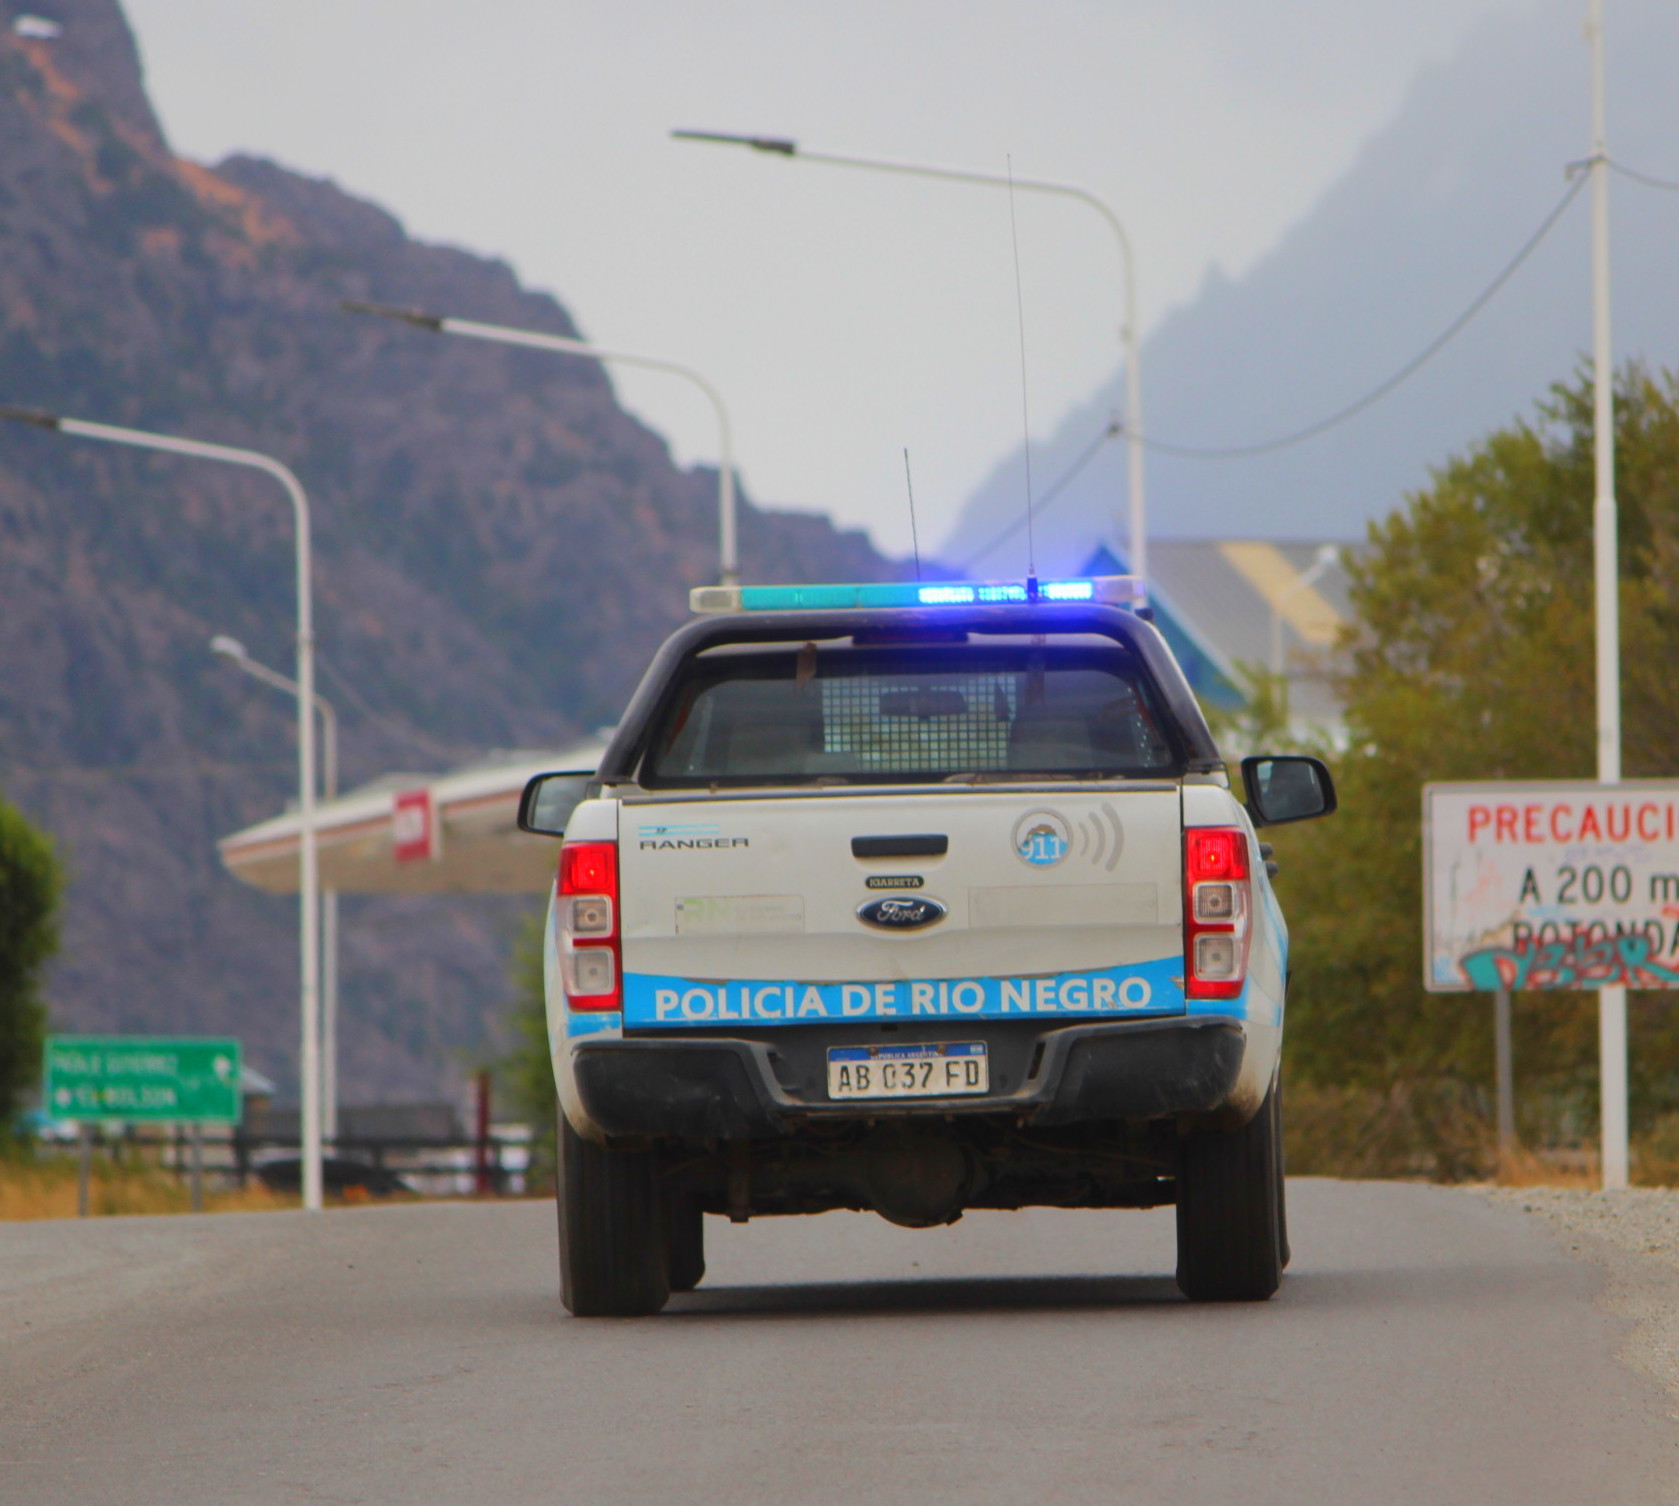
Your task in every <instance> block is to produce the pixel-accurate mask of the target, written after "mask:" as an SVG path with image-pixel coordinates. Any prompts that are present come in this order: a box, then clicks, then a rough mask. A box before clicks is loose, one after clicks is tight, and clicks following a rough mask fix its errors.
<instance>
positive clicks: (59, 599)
mask: <svg viewBox="0 0 1679 1506" xmlns="http://www.w3.org/2000/svg"><path fill="white" fill-rule="evenodd" d="M24 13H28V14H31V15H35V16H39V17H43V18H45V19H47V20H50V21H53V22H56V23H58V25H59V27H60V28H61V32H60V34H59V35H58V36H56V37H54V38H50V39H49V38H43V37H38V36H20V35H19V34H18V33H17V31H16V30H15V28H14V24H13V23H14V21H15V19H16V17H17V16H18V15H20V14H24ZM30 30H33V31H40V30H43V28H40V27H35V28H30ZM573 233H575V234H578V235H582V234H585V233H587V232H586V231H584V230H583V229H582V228H581V227H579V228H578V229H576V230H575V231H574V232H573ZM343 299H361V300H369V301H377V302H384V303H392V304H404V305H415V306H422V307H427V308H433V309H437V310H440V311H444V312H448V313H453V314H457V315H461V316H464V317H469V318H476V319H481V320H487V321H491V322H496V323H503V324H514V325H526V326H531V327H535V328H538V329H544V330H549V331H552V332H554V333H556V334H563V335H575V334H576V332H577V331H576V326H575V325H574V323H573V321H572V319H571V317H570V316H569V315H568V314H567V312H566V310H565V309H564V308H563V307H562V306H561V305H560V304H559V303H557V302H556V301H555V300H554V299H552V298H550V297H548V296H547V295H545V294H542V293H537V292H533V291H531V290H529V289H527V288H524V287H522V286H521V285H520V283H519V282H518V280H517V278H516V277H515V276H514V274H513V272H512V270H511V269H510V268H509V267H507V266H506V265H504V264H503V263H500V262H497V261H493V260H488V259H486V258H483V257H480V256H474V255H471V254H468V253H467V252H465V251H461V250H456V249H452V248H449V247H445V246H436V245H427V244H423V243H420V242H418V241H415V240H413V239H410V238H409V237H408V236H407V235H406V234H405V233H404V231H403V228H402V226H401V225H400V224H399V223H398V222H397V220H395V219H394V218H392V217H391V216H390V215H389V214H387V213H386V212H384V211H383V210H381V209H379V208H378V207H376V206H375V205H372V204H369V203H366V202H364V201H361V200H358V199H356V198H354V197H353V196H351V195H349V194H347V193H345V192H343V191H341V190H340V189H339V188H337V187H335V186H334V185H332V184H330V183H325V182H318V181H312V180H310V179H307V178H303V177H300V176H298V175H296V174H294V173H290V172H288V171H286V170H285V169H284V168H282V167H279V166H277V165H275V164H273V163H270V162H263V161H257V160H253V159H251V158H245V157H238V158H233V159H231V160H229V161H226V162H222V163H220V164H217V165H215V166H213V167H205V166H202V165H199V164H196V163H192V162H187V161H183V160H181V159H179V158H177V157H175V156H174V155H173V154H172V153H171V152H170V150H169V147H168V144H167V142H166V141H165V140H164V138H163V134H162V132H161V131H160V129H159V127H158V123H157V120H156V117H155V116H154V115H153V113H152V110H151V107H150V105H149V104H148V102H147V98H146V93H145V88H144V84H143V80H142V78H141V74H140V67H139V62H138V58H137V55H136V52H135V48H134V43H133V39H132V37H131V35H130V33H129V30H128V27H127V24H126V22H125V20H124V18H123V15H122V13H121V11H120V9H119V7H118V6H117V4H116V3H115V0H30V3H29V4H28V5H27V7H25V6H20V5H17V4H15V3H13V0H0V403H7V404H14V405H24V406H32V407H39V408H46V409H51V410H54V411H58V412H63V413H67V414H70V415H73V416H77V417H82V418H90V419H96V420H100V421H104V422H107V423H116V424H124V425H129V426H133V427H136V428H144V429H154V430H161V431H163V432H165V433H169V434H179V435H188V436H191V437H194V438H200V439H207V440H213V441H219V442H222V443H227V444H234V445H241V446H247V447H250V448H254V449H258V450H262V451H265V452H267V453H270V454H272V455H274V456H275V457H277V458H279V459H281V460H283V461H285V462H286V463H287V464H289V465H290V466H291V467H292V468H293V469H294V470H295V471H296V472H297V473H298V475H299V477H300V478H301V479H302V481H303V484H304V485H305V487H306V488H307V489H308V491H309V494H310V498H311V502H312V505H313V513H314V538H315V564H316V612H317V619H316V621H317V635H318V641H319V646H320V655H321V661H322V667H323V671H324V673H323V676H322V679H321V688H322V690H323V691H324V692H325V693H326V694H327V695H328V696H330V697H333V698H334V699H335V700H336V701H337V703H338V707H339V710H340V713H341V716H342V719H343V755H344V765H345V768H344V783H345V784H346V785H348V784H352V783H355V782H356V781H358V780H361V779H366V778H369V777H372V776H375V775H377V774H380V773H383V772H386V771H388V770H391V769H393V768H398V769H402V768H406V769H414V768H419V769H436V768H440V767H446V766H448V765H450V764H451V763H454V762H456V761H459V760H462V759H464V758H466V757H469V756H471V755H472V754H475V753H478V752H482V751H483V750H485V749H488V748H496V747H503V748H509V747H544V746H555V745H563V744H564V743H566V742H568V741H572V740H575V739H576V738H577V737H578V736H579V735H580V734H586V733H588V732H590V731H592V730H593V729H595V728H597V727H599V726H601V725H603V724H606V723H610V722H611V721H613V720H614V719H615V718H616V716H617V714H618V710H619V708H620V707H621V705H622V704H623V702H624V699H625V697H626V695H627V693H628V692H629V690H630V689H631V688H632V687H633V685H634V683H635V681H636V679H637V677H638V675H639V673H640V670H641V668H642V666H643V665H644V664H645V662H646V659H647V657H648V655H649V653H650V651H651V650H652V648H653V647H654V646H655V645H656V644H657V643H658V642H659V641H660V640H661V639H662V638H663V636H664V635H665V634H666V633H667V632H669V631H670V630H671V629H672V628H673V627H675V626H676V625H677V624H678V623H679V622H681V621H683V620H684V619H685V617H686V615H687V613H686V597H687V592H688V589H689V587H691V586H693V585H697V584H701V583H704V582H707V581H710V580H713V579H714V578H715V572H716V557H715V539H716V474H715V472H714V471H706V470H703V469H698V470H691V471H683V470H679V469H678V468H677V467H676V466H675V465H673V463H672V461H671V458H670V454H669V451H668V448H667V447H666V445H665V443H664V442H663V440H661V439H660V438H659V436H658V435H656V434H654V433H652V432H650V431H649V430H648V429H646V428H645V427H643V426H642V425H641V424H639V423H638V422H636V421H635V420H634V419H632V418H631V417H629V416H628V415H627V414H626V413H625V412H624V411H623V410H622V409H621V408H620V407H619V406H618V403H617V401H616V399H615V397H614V395H613V391H612V387H611V385H610V383H609V382H608V380H607V379H606V377H605V376H604V375H603V374H602V372H601V370H600V368H599V367H598V365H596V364H594V363H591V362H589V361H586V360H580V359H573V358H557V357H553V356H547V355H544V354H540V353H536V352H528V351H509V350H505V349H498V348H495V347H491V346H487V345H481V344H478V343H476V342H471V341H464V340H448V339H442V338H439V337H436V336H432V335H428V334H424V333H421V332H419V331H416V330H414V329H411V328H407V327H403V326H396V325H390V324H387V323H384V322H382V321H376V320H371V319H365V318H360V319H358V318H355V317H352V316H350V315H347V314H345V313H344V312H342V310H341V309H340V307H339V303H340V300H343ZM740 537H741V546H742V568H743V573H744V575H745V577H746V578H747V579H776V580H821V579H835V578H838V579H846V580H869V579H883V578H891V577H893V576H895V575H897V574H898V573H900V572H899V569H898V567H897V566H896V565H895V564H894V563H893V562H891V561H889V560H886V559H883V558H881V557H880V556H879V555H878V554H876V553H875V551H874V550H873V548H872V547H871V546H870V544H869V543H868V541H867V540H866V538H864V536H863V535H862V534H860V533H854V532H838V531H836V530H835V529H834V528H833V527H832V526H831V524H830V523H829V522H828V521H827V520H826V519H824V518H820V517H815V516H806V515H800V514H795V513H786V512H766V511H760V510H758V509H756V508H754V507H753V506H752V505H751V503H750V501H744V500H743V503H742V507H741V517H740ZM0 538H3V539H4V545H3V548H0V604H3V605H0V790H3V792H4V793H5V794H6V796H7V797H8V798H11V799H13V800H15V801H16V802H17V803H19V804H20V805H21V806H22V807H23V808H24V809H25V810H26V811H27V812H28V813H29V814H30V815H31V816H32V817H33V818H34V819H36V820H38V821H40V822H41V823H43V824H44V825H45V826H46V827H47V828H48V829H49V830H50V831H52V832H53V833H54V834H55V836H56V837H57V839H58V840H59V842H60V844H61V846H62V848H63V850H64V852H65V855H66V857H67V859H68V862H69V865H70V869H71V873H72V878H73V882H72V887H71V890H70V897H69V904H68V914H67V917H66V927H65V946H64V952H63V955H62V957H61V959H60V961H59V962H58V964H57V965H56V967H55V970H54V972H53V975H52V978H51V1002H52V1010H53V1025H54V1027H55V1028H56V1029H58V1030H90V1031H91V1030H125V1031H152V1032H182V1033H194V1032H207V1033H218V1034H220V1033H226V1034H231V1035H238V1036H241V1037H243V1038H244V1040H245V1042H246V1051H247V1057H248V1059H250V1060H251V1061H252V1063H253V1065H255V1066H257V1067H258V1068H260V1069H261V1070H263V1071H264V1072H267V1073H268V1074H269V1075H271V1076H274V1077H277V1078H279V1079H280V1080H281V1081H282V1083H289V1082H291V1081H292V1080H293V1078H294V1061H295V1056H296V1028H297V1027H296V1019H297V976H296V940H295V936H296V930H295V927H296V916H295V906H294V904H293V903H291V902H289V901H286V900H282V899H276V898H271V897H267V896H264V895H261V894H258V893H256V892H254V891H252V890H249V889H246V888H244V887H243V886H241V885H240V884H238V883H236V882H235V881H234V880H232V879H231V878H229V877H227V876H226V875H225V874H224V873H223V872H222V871H221V869H220V868H219V866H218V864H217V861H216V857H215V848H214V841H215V838H216V837H218V836H220V835H222V834H224V833H226V832H228V831H231V830H233V829H235V828H238V827H240V826H243V825H245V824H247V823H249V822H251V821H254V820H256V819H259V818H260V817H262V816H265V815H268V814H271V813H273V812H274V811H275V810H277V809H278V808H280V806H281V804H282V803H283V801H284V800H285V799H286V798H287V796H288V795H289V794H290V793H291V791H292V779H293V774H292V771H293V769H294V767H295V763H294V760H295V745H294V742H293V739H292V727H293V716H294V712H293V709H292V706H291V703H290V702H288V701H287V700H286V699H285V698H284V697H283V696H280V695H277V694H275V693H273V692H271V691H269V690H267V689H266V688H264V687H262V686H260V685H257V684H256V683H255V682H253V681H251V680H250V679H248V678H246V677H244V676H242V675H240V674H238V673H237V672H236V671H234V670H231V669H228V668H226V667H224V666H222V665H221V664H219V663H218V662H216V661H214V660H212V658H211V656H210V654H209V652H208V644H209V640H210V638H211V636H212V635H214V634H217V633H228V634H231V635H233V636H234V637H236V638H239V639H241V640H242V641H243V642H245V643H246V644H247V645H248V647H249V648H250V650H251V652H252V653H253V655H254V656H255V657H257V658H258V659H261V660H263V661H265V662H267V663H269V664H272V665H275V666H277V667H279V668H282V669H285V670H287V671H288V672H289V671H290V669H291V667H292V664H293V640H292V635H293V632H294V624H295V615H294V614H295V602H294V596H293V589H292V569H293V564H292V561H293V534H292V524H291V516H290V512H289V509H288V507H287V506H286V503H285V499H284V497H283V495H282V494H281V493H280V492H279V490H278V489H277V487H276V486H275V485H274V483H273V482H272V481H271V480H269V479H268V478H266V477H263V476H261V475H257V474H252V473H247V472H243V471H237V470H234V469H232V468H229V467H225V466H216V465H209V464H205V463H202V462H195V461H190V460H181V459H172V458H170V459H165V458H159V457H153V456H147V455H142V454H138V453H136V452H133V451H130V450H124V449H118V448H114V447H111V446H106V445H100V444H90V443H86V442H80V441H73V440H71V439H69V438H66V437H63V436H60V435H55V434H48V433H44V432H39V431H36V430H32V429H26V428H22V427H16V426H11V425H7V426H4V432H0ZM528 908H529V907H528V906H526V905H523V904H518V903H512V902H508V901H496V900H493V899H463V900H449V901H420V900H397V899H376V898H365V899H359V900H347V901H346V904H345V915H344V921H343V928H344V968H345V976H344V983H343V989H344V1005H343V1008H344V1022H343V1026H342V1032H343V1042H344V1082H345V1096H346V1097H347V1098H348V1099H350V1100H352V1101H354V1100H358V1099H359V1100H367V1099H371V1098H376V1097H391V1096H397V1097H401V1096H412V1095H416V1094H425V1093H430V1092H436V1091H438V1089H439V1087H440V1085H443V1084H446V1083H447V1082H448V1081H449V1080H451V1078H452V1075H453V1074H455V1073H457V1072H458V1070H459V1069H460V1067H461V1066H462V1065H463V1064H464V1063H465V1062H466V1061H467V1060H468V1058H469V1057H470V1056H471V1055H472V1054H473V1053H481V1052H483V1051H485V1050H487V1049H489V1048H490V1047H491V1045H493V1038H494V1033H495V1025H496V1021H497V1018H498V1014H499V1012H500V1010H501V1008H502V1006H503V1003H504V1001H505V998H506V995H507V991H508V985H507V982H506V955H507V943H508V938H509V935H510V933H511V930H512V928H513V924H514V921H515V920H516V919H517V916H518V915H519V914H520V913H523V911H524V910H526V909H528Z"/></svg>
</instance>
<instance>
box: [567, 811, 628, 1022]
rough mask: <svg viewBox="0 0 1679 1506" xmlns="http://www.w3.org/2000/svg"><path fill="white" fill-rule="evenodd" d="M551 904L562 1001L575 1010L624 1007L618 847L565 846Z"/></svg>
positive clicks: (594, 844) (595, 844) (609, 844)
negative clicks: (557, 951) (558, 946)
mask: <svg viewBox="0 0 1679 1506" xmlns="http://www.w3.org/2000/svg"><path fill="white" fill-rule="evenodd" d="M554 906H555V921H556V925H557V927H558V930H559V945H560V977H561V979H562V981H563V983H564V985H565V993H566V1002H567V1003H568V1004H569V1005H570V1006H571V1008H572V1009H574V1010H579V1009H582V1010H617V1009H620V1008H622V1003H623V982H622V979H621V977H620V973H621V968H620V952H619V946H618V844H617V843H616V842H567V843H566V844H565V846H563V847H562V848H561V849H560V881H559V886H558V893H557V897H556V898H555V901H554Z"/></svg>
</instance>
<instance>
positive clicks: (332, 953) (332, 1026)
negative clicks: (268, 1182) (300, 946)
mask: <svg viewBox="0 0 1679 1506" xmlns="http://www.w3.org/2000/svg"><path fill="white" fill-rule="evenodd" d="M210 652H211V653H213V654H214V655H215V656H216V657H217V658H218V659H225V660H227V662H228V663H229V664H233V665H237V666H238V667H239V668H240V669H242V670H244V671H245V673H246V674H248V675H250V676H252V677H253V678H255V679H258V680H261V681H262V683H263V684H264V685H272V686H273V687H274V689H276V690H281V691H284V692H285V693H286V694H287V695H289V696H291V697H293V698H294V699H295V698H296V697H297V696H298V694H299V689H298V684H297V681H296V680H293V679H290V678H288V677H287V676H285V675H283V674H281V673H280V672H279V670H277V669H270V668H269V667H268V666H267V665H266V664H259V663H258V662H257V661H256V660H255V659H253V658H252V657H251V656H250V654H249V653H248V652H247V651H246V649H245V645H244V644H243V643H241V642H240V641H239V640H238V639H237V638H229V637H228V636H227V634H225V633H218V634H217V635H216V636H215V637H214V638H212V639H211V640H210ZM315 710H316V711H317V712H319V713H320V718H321V795H322V797H323V798H324V799H327V800H331V799H334V798H335V797H336V796H337V794H338V713H337V712H335V711H334V710H333V709H332V702H331V701H329V700H327V698H326V697H325V696H324V695H322V694H321V693H320V692H319V691H316V692H315ZM321 1138H322V1140H324V1141H325V1143H326V1144H328V1145H331V1144H333V1143H335V1142H336V1141H337V1139H338V891H337V890H336V889H334V888H332V887H331V886H330V885H328V886H326V887H324V888H322V890H321Z"/></svg>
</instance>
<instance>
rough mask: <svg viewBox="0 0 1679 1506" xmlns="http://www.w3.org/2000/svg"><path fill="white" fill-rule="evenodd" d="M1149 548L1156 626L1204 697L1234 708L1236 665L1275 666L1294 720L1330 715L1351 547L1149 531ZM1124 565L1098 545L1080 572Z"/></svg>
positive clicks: (1240, 687) (1240, 681)
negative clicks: (1165, 536) (1173, 536)
mask: <svg viewBox="0 0 1679 1506" xmlns="http://www.w3.org/2000/svg"><path fill="white" fill-rule="evenodd" d="M1148 547H1149V594H1150V597H1151V599H1152V601H1153V604H1154V607H1155V621H1156V625H1157V626H1158V627H1159V628H1160V631H1161V633H1162V634H1163V635H1164V636H1165V638H1166V641H1167V642H1168V643H1170V644H1171V645H1172V649H1173V652H1174V653H1176V654H1177V656H1178V660H1179V662H1180V663H1182V665H1183V667H1184V674H1185V675H1186V676H1187V677H1188V679H1189V683H1190V685H1191V687H1192V688H1193V689H1194V690H1195V693H1196V694H1197V695H1199V696H1200V697H1201V698H1202V700H1203V701H1205V702H1207V703H1208V704H1210V705H1213V706H1216V707H1218V708H1220V709H1222V710H1232V709H1235V708H1236V707H1238V706H1240V705H1241V704H1242V702H1243V701H1244V700H1245V699H1246V691H1245V686H1246V682H1247V676H1246V675H1245V674H1244V670H1253V669H1258V670H1266V671H1272V672H1275V671H1276V670H1277V669H1278V668H1279V667H1280V669H1281V671H1282V673H1283V674H1285V675H1286V676H1287V678H1288V689H1289V706H1290V710H1291V712H1292V714H1293V716H1294V717H1295V718H1296V719H1297V720H1299V721H1301V722H1306V723H1311V724H1315V725H1319V726H1332V725H1334V724H1335V723H1336V722H1337V721H1338V720H1339V715H1340V708H1339V706H1338V704H1337V702H1336V698H1335V695H1334V691H1333V689H1332V687H1331V685H1330V676H1331V673H1332V671H1333V669H1334V652H1333V651H1334V646H1335V642H1336V638H1337V636H1338V634H1339V632H1340V630H1341V628H1342V627H1343V626H1345V624H1346V623H1347V621H1348V619H1349V616H1350V607H1349V604H1348V599H1347V587H1348V577H1347V568H1346V564H1347V560H1348V559H1349V558H1352V557H1354V556H1355V555H1356V553H1357V550H1358V546H1357V545H1354V544H1348V543H1347V542H1346V541H1344V540H1339V539H1292V540H1287V541H1281V542H1279V541H1276V540H1269V539H1151V540H1150V541H1149V546H1148ZM1123 569H1124V562H1123V560H1122V559H1120V558H1119V557H1118V556H1116V555H1114V554H1113V553H1112V552H1111V551H1109V550H1107V549H1100V550H1098V551H1097V553H1096V554H1095V555H1094V556H1092V558H1091V560H1090V563H1089V564H1087V565H1086V567H1085V573H1086V574H1098V573H1103V572H1106V571H1112V570H1123ZM1279 648H1280V660H1281V663H1280V666H1279V665H1278V663H1277V662H1276V659H1277V657H1278V654H1277V651H1278V649H1279Z"/></svg>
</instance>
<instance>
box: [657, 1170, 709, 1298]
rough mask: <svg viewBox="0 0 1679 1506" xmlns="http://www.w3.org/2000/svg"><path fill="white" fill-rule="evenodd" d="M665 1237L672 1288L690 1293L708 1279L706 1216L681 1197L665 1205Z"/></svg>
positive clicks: (692, 1203) (692, 1200) (693, 1204)
mask: <svg viewBox="0 0 1679 1506" xmlns="http://www.w3.org/2000/svg"><path fill="white" fill-rule="evenodd" d="M665 1238H666V1241H667V1243H668V1245H669V1248H670V1289H671V1290H672V1291H673V1292H691V1291H693V1289H694V1288H695V1287H696V1286H698V1285H699V1284H700V1282H701V1281H703V1280H704V1279H705V1214H703V1213H702V1212H700V1205H699V1204H698V1203H697V1202H695V1201H694V1199H693V1198H691V1197H685V1196H683V1195H681V1194H678V1195H677V1196H675V1197H673V1198H671V1199H669V1201H667V1202H666V1204H665Z"/></svg>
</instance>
